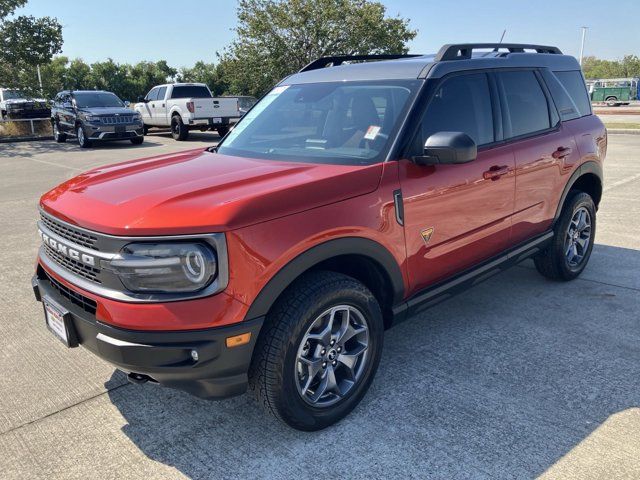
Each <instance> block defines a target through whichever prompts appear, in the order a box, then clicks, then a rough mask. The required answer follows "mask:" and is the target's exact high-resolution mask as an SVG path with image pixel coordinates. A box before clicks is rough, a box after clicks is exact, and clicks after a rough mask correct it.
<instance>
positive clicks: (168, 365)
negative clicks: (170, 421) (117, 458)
mask: <svg viewBox="0 0 640 480" xmlns="http://www.w3.org/2000/svg"><path fill="white" fill-rule="evenodd" d="M32 284H33V289H34V293H35V296H36V299H37V300H38V301H41V299H42V298H43V297H45V296H46V297H48V298H50V299H52V300H53V301H55V302H56V303H58V304H59V305H60V306H62V307H64V308H65V309H66V310H68V311H69V314H70V318H71V324H72V328H73V330H74V334H75V335H74V336H75V338H76V339H77V343H78V344H79V345H82V346H83V347H85V348H86V349H88V350H90V351H91V352H93V353H94V354H95V355H97V356H99V357H100V358H102V359H104V360H106V361H107V362H109V363H111V364H113V365H115V366H116V367H117V368H118V369H119V370H122V371H124V372H126V373H128V374H129V378H130V379H133V380H134V381H136V380H142V381H145V380H150V381H154V382H157V383H159V384H161V385H164V386H166V387H171V388H176V389H179V390H184V391H186V392H188V393H191V394H192V395H195V396H198V397H201V398H206V399H220V398H227V397H231V396H234V395H239V394H242V393H244V392H245V391H246V389H247V384H248V370H249V364H250V363H251V356H252V354H253V349H254V346H255V343H256V340H257V338H258V333H259V332H260V328H261V327H262V323H263V320H264V319H263V318H257V319H254V320H251V321H246V322H242V323H238V324H234V325H231V326H226V327H219V328H211V329H204V330H191V331H164V332H163V331H138V330H125V329H121V328H117V327H113V326H111V325H107V324H105V323H102V322H100V321H98V320H96V317H95V313H92V305H91V304H87V300H90V299H87V298H86V297H83V296H82V295H81V294H80V293H78V292H75V291H73V290H71V289H69V288H68V287H66V286H65V285H63V284H61V283H59V282H58V281H57V280H55V279H54V278H53V277H50V276H49V275H47V274H46V272H44V271H43V270H42V269H38V273H37V275H36V276H34V277H33V280H32ZM247 332H250V333H251V339H250V341H249V343H247V344H245V345H241V346H236V347H232V348H228V347H227V346H226V339H227V337H230V336H234V335H240V334H242V333H247ZM194 350H195V351H196V352H197V354H198V355H197V356H198V360H197V361H194V359H193V357H192V351H194Z"/></svg>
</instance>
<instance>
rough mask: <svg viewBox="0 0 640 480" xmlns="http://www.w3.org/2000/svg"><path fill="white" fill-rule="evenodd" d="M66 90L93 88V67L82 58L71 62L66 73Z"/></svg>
mask: <svg viewBox="0 0 640 480" xmlns="http://www.w3.org/2000/svg"><path fill="white" fill-rule="evenodd" d="M65 76H66V81H65V88H71V89H73V90H84V89H87V88H91V67H90V66H89V65H87V64H86V63H85V62H84V60H82V59H81V58H76V59H74V60H72V61H71V63H70V64H69V66H68V67H67V71H66V73H65Z"/></svg>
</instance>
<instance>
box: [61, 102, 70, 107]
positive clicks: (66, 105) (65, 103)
mask: <svg viewBox="0 0 640 480" xmlns="http://www.w3.org/2000/svg"><path fill="white" fill-rule="evenodd" d="M62 107H63V108H73V103H71V102H64V103H63V104H62Z"/></svg>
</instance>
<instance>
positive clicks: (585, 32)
mask: <svg viewBox="0 0 640 480" xmlns="http://www.w3.org/2000/svg"><path fill="white" fill-rule="evenodd" d="M581 28H582V43H581V45H580V66H582V57H583V56H584V38H585V37H586V36H587V28H589V27H581Z"/></svg>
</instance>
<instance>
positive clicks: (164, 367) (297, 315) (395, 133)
mask: <svg viewBox="0 0 640 480" xmlns="http://www.w3.org/2000/svg"><path fill="white" fill-rule="evenodd" d="M487 49H489V51H486V50H487ZM345 62H350V63H349V64H345ZM325 67H326V68H325ZM606 146H607V136H606V131H605V128H604V127H603V124H602V123H601V122H600V120H599V119H598V117H596V116H594V115H593V114H592V112H591V106H590V103H589V99H588V96H587V91H586V87H585V83H584V81H583V77H582V74H581V72H580V67H579V65H578V63H577V61H576V60H575V59H574V58H573V57H570V56H565V55H562V53H561V52H560V51H559V50H558V49H557V48H555V47H545V46H538V45H518V44H500V45H496V44H464V45H446V46H444V47H443V48H442V49H441V50H440V51H439V52H438V53H437V54H436V55H429V56H401V55H385V56H349V57H330V58H322V59H319V60H317V61H315V62H313V63H311V64H309V65H308V66H306V67H305V68H303V69H302V70H301V71H300V72H299V73H297V74H294V75H292V76H290V77H288V78H286V79H284V80H283V81H282V82H281V83H280V84H278V85H277V86H276V87H275V88H273V90H271V91H270V92H269V93H268V94H267V95H266V96H265V97H264V98H262V99H261V100H260V101H259V102H258V103H257V104H256V105H255V106H254V107H253V108H252V109H251V110H249V112H248V113H247V114H246V115H245V116H244V117H243V118H242V120H241V121H240V122H239V123H238V124H237V126H236V127H235V128H234V129H233V130H232V131H230V132H229V134H228V135H227V136H226V137H225V138H224V139H223V141H222V142H221V143H220V145H219V146H218V147H217V148H215V147H214V148H210V149H208V150H206V151H203V150H190V151H185V152H182V153H179V154H170V155H161V156H157V157H153V158H146V159H142V160H137V161H131V162H125V163H121V164H118V165H111V166H106V167H102V168H98V169H95V170H92V171H90V172H87V173H84V174H82V175H79V176H78V177H76V178H73V179H71V180H69V181H67V182H65V183H63V184H61V185H60V186H58V187H56V188H54V189H53V190H51V191H50V192H48V193H46V194H45V195H44V196H43V197H42V199H41V201H40V215H41V218H40V221H39V223H38V227H39V231H40V235H41V237H42V247H41V249H40V252H39V256H38V263H37V272H36V275H35V276H34V279H33V287H34V291H35V294H36V297H37V299H39V300H41V301H42V302H43V304H44V311H45V318H46V325H47V326H48V328H49V329H50V330H51V331H52V332H53V333H54V334H55V335H56V336H57V337H59V338H60V339H61V340H62V341H63V342H64V343H65V344H66V345H67V346H69V347H75V346H77V345H83V346H84V347H86V348H87V349H89V350H90V351H92V352H93V353H95V354H96V355H98V356H100V357H101V358H103V359H105V360H107V361H109V362H111V363H112V364H114V365H115V366H116V367H117V368H118V369H120V370H122V371H124V372H126V373H127V374H128V376H129V379H130V380H131V381H132V382H146V381H148V382H156V383H159V384H161V385H165V386H168V387H173V388H178V389H182V390H185V391H187V392H190V393H192V394H194V395H197V396H199V397H203V398H222V397H228V396H231V395H237V394H240V393H243V392H244V391H245V390H246V389H247V388H248V387H249V388H250V389H251V390H253V392H254V393H255V394H256V396H257V398H258V399H259V401H260V402H261V403H262V404H263V405H264V406H265V407H266V409H267V410H268V411H270V412H271V413H272V414H274V415H275V416H276V417H278V418H280V419H281V420H283V421H284V422H286V423H287V424H289V425H290V426H292V427H294V428H298V429H302V430H317V429H320V428H323V427H326V426H327V425H330V424H332V423H334V422H336V421H337V420H339V419H340V418H342V417H344V416H345V415H346V414H347V413H348V412H349V411H351V410H352V409H353V408H354V407H355V406H356V405H357V404H358V402H359V401H360V400H361V399H362V397H363V396H364V395H365V392H366V390H367V388H368V387H369V385H370V384H371V381H372V379H373V377H374V374H375V372H376V369H377V366H378V362H379V360H380V355H381V351H382V342H383V333H384V330H385V329H387V328H388V327H390V326H391V325H393V324H394V323H397V322H399V321H401V320H403V319H405V318H407V317H409V316H411V315H413V314H414V313H416V312H419V311H422V310H423V309H424V308H426V307H428V306H430V305H433V304H435V303H437V302H439V301H442V300H445V299H447V298H449V297H451V295H452V294H454V293H456V292H458V291H460V290H462V289H464V288H467V287H470V286H472V285H474V284H476V283H477V282H479V281H481V280H483V279H486V278H488V277H489V276H491V275H493V274H495V273H497V272H499V271H501V270H502V269H504V268H506V267H508V266H510V265H513V264H515V263H517V262H520V261H522V260H524V259H525V258H528V257H533V259H534V261H535V265H536V267H537V269H538V270H539V271H540V273H541V274H542V275H544V276H546V277H548V278H550V279H554V280H571V279H574V278H576V277H577V276H578V275H579V274H580V273H581V272H582V270H583V269H584V268H585V266H586V264H587V262H588V260H589V256H590V254H591V249H592V248H593V243H594V235H595V229H596V209H597V207H598V203H599V202H600V197H601V195H602V161H603V159H604V156H605V151H606ZM408 361H411V360H408Z"/></svg>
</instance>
